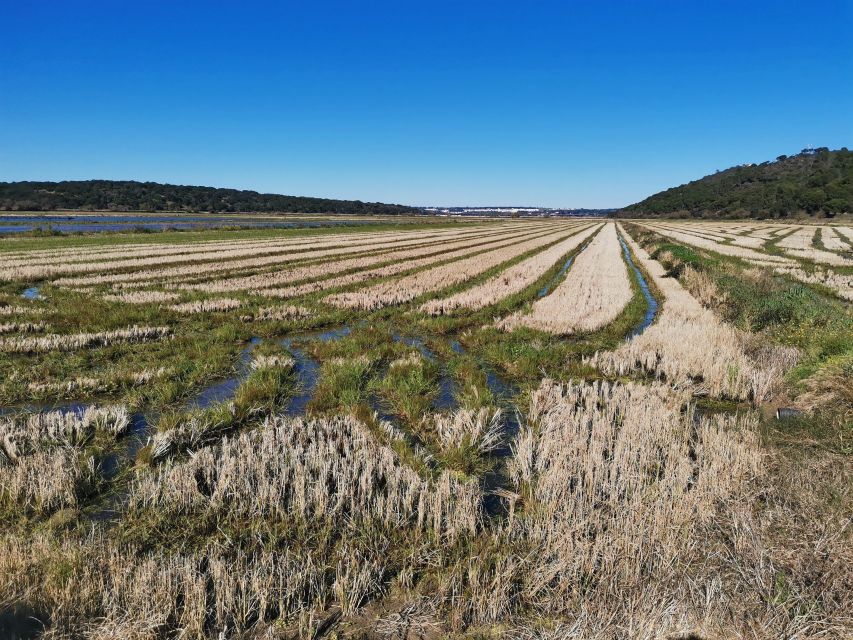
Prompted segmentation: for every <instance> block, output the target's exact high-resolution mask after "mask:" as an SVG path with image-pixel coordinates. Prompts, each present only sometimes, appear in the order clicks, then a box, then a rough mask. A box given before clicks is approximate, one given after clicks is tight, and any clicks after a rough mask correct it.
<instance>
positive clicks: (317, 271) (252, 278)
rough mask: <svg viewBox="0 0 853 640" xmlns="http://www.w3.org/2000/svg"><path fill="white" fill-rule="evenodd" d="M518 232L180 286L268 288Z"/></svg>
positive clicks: (474, 244) (500, 238) (199, 288)
mask: <svg viewBox="0 0 853 640" xmlns="http://www.w3.org/2000/svg"><path fill="white" fill-rule="evenodd" d="M517 233H518V232H517V231H513V232H510V233H506V232H504V233H500V234H483V235H480V236H468V237H467V238H465V239H462V240H455V241H450V240H452V239H451V238H446V239H443V240H441V241H438V242H432V243H430V244H427V245H425V246H418V247H416V248H406V249H403V250H398V251H389V252H381V253H374V254H370V255H364V256H357V257H355V258H349V259H345V260H337V261H334V262H323V263H319V264H308V265H304V266H301V267H296V268H292V269H288V270H286V271H274V272H266V273H257V274H251V275H248V276H241V277H234V278H227V279H221V280H214V281H211V282H202V283H194V284H183V285H178V287H179V288H180V289H186V290H192V291H205V292H209V293H212V292H224V291H243V290H257V289H267V288H271V287H277V286H281V285H284V284H290V283H294V282H301V281H303V280H312V279H317V278H322V277H324V276H331V275H334V274H338V273H343V272H344V271H351V270H354V269H367V268H369V267H373V266H376V265H379V264H383V263H386V262H391V261H398V260H410V259H412V258H418V257H421V256H427V255H433V254H443V253H446V252H449V251H451V250H454V249H459V248H474V247H477V246H481V245H482V246H484V247H488V246H490V245H491V244H494V243H496V242H501V241H503V240H505V239H507V238H512V237H515V236H516V235H517Z"/></svg>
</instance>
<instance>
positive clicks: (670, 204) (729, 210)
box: [617, 147, 853, 218]
mask: <svg viewBox="0 0 853 640" xmlns="http://www.w3.org/2000/svg"><path fill="white" fill-rule="evenodd" d="M797 213H807V214H811V215H820V214H824V215H835V214H838V213H853V153H851V152H850V151H848V150H847V148H843V149H839V150H838V151H830V150H829V149H827V148H826V147H821V148H819V149H804V150H803V152H801V153H800V154H797V155H794V156H785V155H781V156H779V157H778V158H777V159H776V161H775V162H763V163H761V164H758V165H742V166H739V167H732V168H731V169H726V170H725V171H718V172H716V173H714V174H712V175H709V176H706V177H704V178H702V179H700V180H696V181H693V182H690V183H688V184H685V185H681V186H680V187H674V188H672V189H667V190H666V191H662V192H660V193H658V194H655V195H653V196H651V197H649V198H646V199H645V200H643V201H642V202H638V203H637V204H634V205H631V206H629V207H625V208H624V209H622V210H621V211H620V212H619V213H618V214H617V215H623V216H672V217H687V216H689V217H697V218H698V217H714V218H715V217H736V216H755V217H761V218H784V217H787V216H790V215H794V214H797Z"/></svg>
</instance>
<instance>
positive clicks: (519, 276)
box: [420, 226, 598, 315]
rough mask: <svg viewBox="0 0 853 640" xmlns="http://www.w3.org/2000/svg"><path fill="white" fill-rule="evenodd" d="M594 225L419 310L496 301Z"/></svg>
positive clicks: (478, 306) (582, 237) (518, 288)
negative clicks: (487, 278) (485, 279)
mask: <svg viewBox="0 0 853 640" xmlns="http://www.w3.org/2000/svg"><path fill="white" fill-rule="evenodd" d="M597 229H598V227H596V226H592V227H587V228H580V229H579V233H577V234H575V235H573V236H571V237H569V238H567V239H566V240H563V241H561V242H558V243H557V244H555V245H554V246H553V247H550V248H549V249H546V250H545V251H542V252H540V253H537V254H535V255H533V256H531V257H530V258H527V259H525V260H522V261H521V262H519V263H518V264H516V265H513V266H512V267H509V268H508V269H506V270H504V271H502V272H501V273H499V274H498V275H496V276H494V277H493V278H491V279H489V280H487V281H486V282H484V283H482V284H480V285H477V286H474V287H471V288H470V289H465V290H463V291H460V292H459V293H457V294H454V295H451V296H448V297H446V298H439V299H438V300H430V301H429V302H426V303H424V304H422V305H421V307H420V310H421V311H423V312H424V313H428V314H430V315H441V314H446V313H451V312H453V311H455V310H456V309H459V308H460V307H463V308H465V309H470V310H477V309H482V308H483V307H487V306H489V305H492V304H495V303H497V302H500V301H501V300H503V299H505V298H508V297H510V296H512V295H514V294H516V293H518V292H520V291H523V290H524V289H526V288H527V287H529V286H530V285H532V284H533V283H534V282H536V281H537V280H539V279H540V278H541V277H542V276H543V275H544V274H545V273H546V272H547V271H548V270H549V269H551V268H552V267H553V266H554V264H555V263H556V262H557V261H558V260H559V259H560V258H562V257H563V256H565V255H566V254H567V253H569V252H570V251H574V250H575V249H577V248H578V247H579V246H580V245H581V243H582V242H583V241H584V240H586V239H587V238H589V236H591V235H592V234H593V233H595V231H596V230H597Z"/></svg>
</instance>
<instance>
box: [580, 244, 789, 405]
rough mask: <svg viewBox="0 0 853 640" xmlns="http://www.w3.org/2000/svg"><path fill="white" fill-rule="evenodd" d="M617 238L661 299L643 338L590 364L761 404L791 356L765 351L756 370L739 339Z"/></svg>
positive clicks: (601, 354)
mask: <svg viewBox="0 0 853 640" xmlns="http://www.w3.org/2000/svg"><path fill="white" fill-rule="evenodd" d="M622 233H623V235H624V237H625V240H626V242H627V243H628V245H629V246H630V247H631V250H632V251H633V253H634V256H635V258H636V259H637V260H638V261H639V262H640V264H641V265H642V266H643V267H644V269H645V271H646V273H648V275H649V277H650V278H651V280H652V281H653V282H654V283H655V286H656V287H657V289H658V291H660V292H661V293H662V294H663V298H664V299H663V309H662V311H661V313H660V314H659V316H658V318H657V321H656V322H655V323H654V324H653V325H651V326H650V327H649V328H647V329H646V330H645V331H644V332H643V333H641V334H639V335H637V336H634V337H632V338H630V339H628V340H627V341H626V342H624V343H623V344H622V345H621V346H620V347H619V348H618V349H616V350H615V351H611V352H599V353H597V354H595V356H593V357H592V358H591V359H590V363H591V364H593V365H594V366H596V367H598V368H599V369H600V370H601V371H602V372H604V373H605V374H607V375H613V376H624V375H626V374H629V373H631V372H634V371H642V372H646V373H649V374H651V375H655V376H657V377H658V378H663V379H665V380H666V381H667V382H668V383H669V384H671V385H672V386H674V387H676V388H689V389H693V391H694V393H696V394H700V395H704V394H709V395H711V396H713V397H727V398H737V399H743V400H747V399H753V400H755V401H757V402H760V401H762V400H763V399H764V398H766V397H767V396H768V395H769V394H770V393H771V392H772V390H773V388H774V385H775V384H776V383H777V382H778V380H779V378H780V376H781V375H782V374H783V373H784V371H786V370H787V368H788V367H789V365H790V364H791V357H792V354H791V352H790V351H788V350H777V349H768V350H767V352H766V353H765V354H763V356H762V358H763V360H762V362H761V363H760V364H759V363H758V362H756V361H754V360H752V359H751V358H750V357H748V356H747V351H746V349H747V346H748V345H747V343H748V337H747V336H746V335H745V334H743V333H741V332H740V331H738V330H737V329H735V328H734V327H732V326H731V325H728V324H726V323H724V322H722V321H721V320H719V319H718V318H717V317H716V316H715V315H714V314H713V313H712V312H711V311H709V310H708V309H705V308H703V307H702V305H701V304H699V302H698V301H697V300H696V298H694V297H693V296H692V295H691V294H690V293H689V292H688V291H687V290H686V289H684V287H682V286H681V283H679V282H678V280H676V279H674V278H671V277H669V276H667V275H666V270H665V269H664V268H663V266H662V265H661V264H660V263H659V262H658V261H656V260H653V259H652V258H651V257H650V256H649V254H648V253H647V252H646V251H645V250H644V249H642V248H641V247H640V246H639V245H638V244H637V243H636V242H634V240H633V238H631V237H630V235H628V234H627V233H626V232H625V230H624V229H622Z"/></svg>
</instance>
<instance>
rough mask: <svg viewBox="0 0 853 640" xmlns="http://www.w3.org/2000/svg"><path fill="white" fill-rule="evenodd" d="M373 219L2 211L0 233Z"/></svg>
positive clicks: (289, 225) (309, 224)
mask: <svg viewBox="0 0 853 640" xmlns="http://www.w3.org/2000/svg"><path fill="white" fill-rule="evenodd" d="M372 222H374V221H373V220H355V219H352V218H347V219H342V220H335V219H332V218H328V219H326V218H321V219H313V218H302V219H300V218H295V219H294V218H290V219H288V218H284V217H282V218H272V217H266V218H259V217H254V218H253V217H244V216H203V215H202V216H190V215H181V214H175V215H169V214H162V215H126V216H123V215H108V214H106V215H97V214H91V215H62V214H50V215H14V214H0V234H14V233H25V232H27V231H34V230H36V229H39V228H42V229H47V228H50V229H52V230H54V231H60V232H62V233H98V232H104V231H126V232H133V231H137V230H139V229H145V230H148V231H164V230H167V229H180V230H186V229H199V230H202V229H216V228H221V227H231V226H238V227H251V228H272V229H295V228H317V227H344V226H356V225H363V224H371V223H372Z"/></svg>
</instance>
